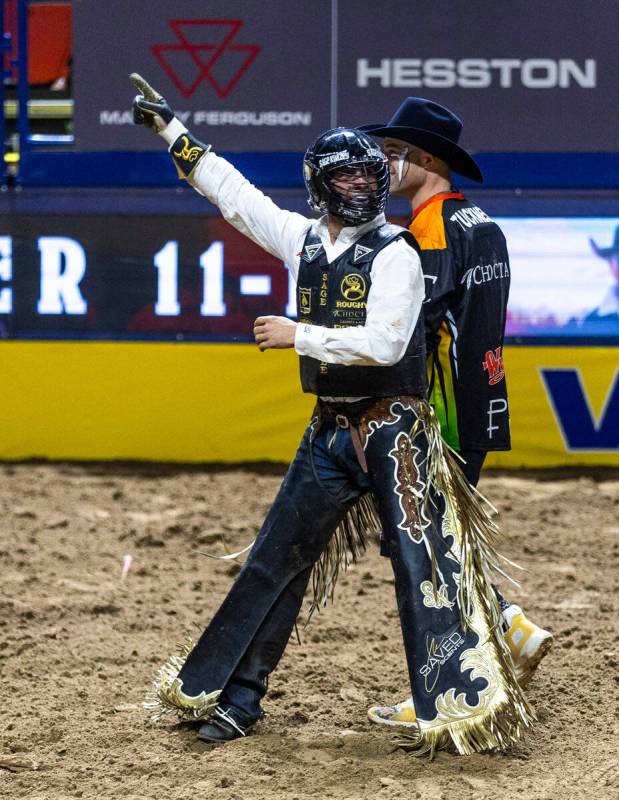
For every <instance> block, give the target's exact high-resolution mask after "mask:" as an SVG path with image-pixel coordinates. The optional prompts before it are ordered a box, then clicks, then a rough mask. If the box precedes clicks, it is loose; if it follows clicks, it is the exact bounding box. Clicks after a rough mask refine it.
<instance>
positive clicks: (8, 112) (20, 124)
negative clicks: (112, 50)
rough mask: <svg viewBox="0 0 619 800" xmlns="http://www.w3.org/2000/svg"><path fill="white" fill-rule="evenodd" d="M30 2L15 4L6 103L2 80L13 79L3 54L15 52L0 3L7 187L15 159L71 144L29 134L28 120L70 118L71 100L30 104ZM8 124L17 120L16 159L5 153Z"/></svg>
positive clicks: (60, 137) (1, 138) (0, 131)
mask: <svg viewBox="0 0 619 800" xmlns="http://www.w3.org/2000/svg"><path fill="white" fill-rule="evenodd" d="M29 5H30V2H29V0H17V31H16V38H17V57H16V58H13V59H12V60H11V62H10V64H11V68H15V67H16V68H17V86H16V90H17V91H16V98H15V99H7V97H6V94H7V92H6V85H5V80H6V79H7V78H9V77H11V76H12V74H13V72H12V69H10V70H7V69H5V64H4V60H5V57H6V54H8V53H11V52H12V51H13V50H14V44H15V42H14V38H13V37H14V34H15V32H10V31H8V30H6V28H7V27H8V26H7V20H6V15H5V8H4V2H3V0H0V59H2V69H1V70H0V72H1V73H2V74H1V76H0V143H1V158H0V161H1V165H2V166H1V168H0V172H1V175H0V183H1V184H2V185H6V184H7V183H8V182H9V180H10V174H12V173H13V172H14V169H15V168H14V166H11V165H12V164H13V165H14V163H15V161H16V160H17V158H20V159H21V158H23V157H24V155H25V154H27V152H28V151H29V150H30V149H31V148H34V147H52V148H53V147H56V146H60V145H64V146H66V145H70V144H73V141H74V139H73V136H72V135H70V134H42V133H34V134H33V133H32V128H31V120H33V119H53V118H59V117H72V116H73V100H71V99H63V100H31V99H30V86H29V84H28V57H29V54H28V9H29ZM7 120H16V121H17V125H16V130H17V143H18V148H19V157H17V156H16V155H15V153H9V152H8V145H9V142H8V140H7Z"/></svg>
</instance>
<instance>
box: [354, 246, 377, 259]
mask: <svg viewBox="0 0 619 800" xmlns="http://www.w3.org/2000/svg"><path fill="white" fill-rule="evenodd" d="M371 252H372V248H371V247H364V246H363V245H362V244H356V245H355V252H354V254H353V257H352V260H353V261H355V262H356V261H359V259H361V258H363V256H367V254H368V253H371Z"/></svg>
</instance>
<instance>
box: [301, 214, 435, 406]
mask: <svg viewBox="0 0 619 800" xmlns="http://www.w3.org/2000/svg"><path fill="white" fill-rule="evenodd" d="M400 237H401V238H403V239H404V240H405V241H406V242H408V244H410V245H411V247H414V248H416V242H415V239H414V238H413V237H412V236H411V234H410V233H408V231H406V230H404V229H403V228H400V227H398V226H396V225H389V224H384V225H381V226H380V227H379V228H374V229H373V230H371V231H368V233H366V234H365V235H364V236H362V237H361V238H360V239H359V240H358V241H357V242H355V244H353V245H351V246H350V247H349V248H348V249H347V250H346V251H345V252H344V253H342V255H340V256H338V258H336V259H335V260H334V261H332V262H331V263H329V262H328V261H327V256H326V253H325V250H324V247H323V246H322V242H321V241H320V237H319V236H317V235H316V234H315V233H313V232H312V231H310V232H309V233H308V235H307V237H306V238H305V242H304V243H303V248H302V251H301V262H300V265H299V276H298V279H297V313H298V320H299V323H300V324H303V323H306V324H313V325H321V326H323V327H326V328H348V327H351V326H363V325H364V324H365V318H366V305H367V298H368V294H369V292H370V288H371V286H372V279H371V276H370V273H371V269H372V262H373V261H374V258H375V257H376V255H377V253H379V252H380V251H381V250H382V249H383V248H384V247H386V246H387V245H388V244H389V243H390V242H393V241H394V240H395V239H397V238H400ZM425 358H426V351H425V334H424V325H423V315H420V319H419V320H418V321H417V324H416V326H415V329H414V331H413V335H412V336H411V339H410V342H409V343H408V347H407V348H406V352H405V353H404V356H403V357H402V359H401V360H400V361H398V363H397V364H394V365H393V366H390V367H384V366H378V365H377V366H345V365H343V364H328V363H326V362H324V361H318V360H317V359H315V358H310V357H309V356H301V384H302V386H303V391H304V392H309V393H312V394H316V395H320V396H328V397H391V396H393V395H398V394H406V395H416V396H420V397H425V394H426V386H427V377H426V368H425Z"/></svg>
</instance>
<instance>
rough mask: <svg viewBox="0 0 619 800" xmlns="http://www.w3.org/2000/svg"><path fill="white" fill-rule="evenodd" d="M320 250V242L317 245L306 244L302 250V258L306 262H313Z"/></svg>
mask: <svg viewBox="0 0 619 800" xmlns="http://www.w3.org/2000/svg"><path fill="white" fill-rule="evenodd" d="M320 250H322V245H321V244H320V242H318V243H317V244H306V245H305V247H304V248H303V258H304V259H305V260H306V261H313V260H314V259H315V258H316V255H317V254H318V252H319V251H320Z"/></svg>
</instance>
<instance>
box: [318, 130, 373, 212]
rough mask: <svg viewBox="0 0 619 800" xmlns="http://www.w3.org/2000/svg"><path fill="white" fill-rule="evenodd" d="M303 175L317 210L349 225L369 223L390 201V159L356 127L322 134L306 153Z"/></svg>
mask: <svg viewBox="0 0 619 800" xmlns="http://www.w3.org/2000/svg"><path fill="white" fill-rule="evenodd" d="M303 175H304V178H305V185H306V187H307V191H308V193H309V198H308V203H309V205H310V206H311V207H312V208H313V209H314V211H319V212H322V213H323V214H324V213H328V214H331V215H332V216H335V217H338V218H339V219H341V220H342V221H344V222H346V223H348V224H350V225H360V224H362V223H364V222H369V221H370V220H372V219H374V218H375V217H377V216H378V215H379V214H381V213H382V212H383V210H384V208H385V205H386V203H387V195H388V193H389V167H388V163H387V159H386V157H385V155H384V154H383V152H382V151H381V150H380V149H379V148H378V147H377V145H375V144H374V142H373V141H372V140H371V139H370V138H369V137H368V136H367V135H366V134H364V133H363V132H362V131H358V130H356V129H354V128H334V129H333V130H330V131H327V132H326V133H323V134H322V135H321V136H319V137H318V139H317V140H316V141H315V142H314V144H313V145H312V146H311V147H310V148H309V149H308V151H307V153H306V154H305V159H304V162H303Z"/></svg>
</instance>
